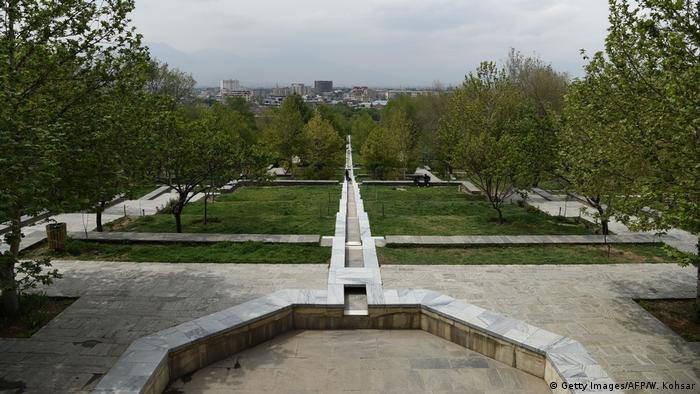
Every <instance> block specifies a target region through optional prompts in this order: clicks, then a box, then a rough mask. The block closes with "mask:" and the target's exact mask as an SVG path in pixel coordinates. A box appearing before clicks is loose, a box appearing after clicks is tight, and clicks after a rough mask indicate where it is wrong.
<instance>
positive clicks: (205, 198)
mask: <svg viewBox="0 0 700 394" xmlns="http://www.w3.org/2000/svg"><path fill="white" fill-rule="evenodd" d="M208 199H209V193H204V225H205V226H206V225H207V200H208Z"/></svg>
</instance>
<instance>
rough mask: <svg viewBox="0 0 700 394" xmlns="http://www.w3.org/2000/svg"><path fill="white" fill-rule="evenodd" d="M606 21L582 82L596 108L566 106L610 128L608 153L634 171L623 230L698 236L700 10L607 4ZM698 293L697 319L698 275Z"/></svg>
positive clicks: (680, 5) (661, 1) (649, 1)
mask: <svg viewBox="0 0 700 394" xmlns="http://www.w3.org/2000/svg"><path fill="white" fill-rule="evenodd" d="M609 19H610V28H609V34H608V36H607V38H606V42H605V54H603V53H596V54H595V55H593V56H592V58H591V62H590V64H589V65H588V66H587V75H586V79H585V81H586V83H587V84H588V83H590V84H591V85H593V87H592V88H591V89H590V90H589V94H590V95H591V96H590V98H589V99H588V100H587V101H588V102H592V101H594V102H597V103H599V104H598V105H597V106H596V107H592V106H589V107H585V102H583V103H582V102H581V101H580V100H572V101H573V102H572V105H576V106H579V107H583V108H584V109H586V110H588V111H589V112H590V114H589V116H597V117H599V119H600V123H603V124H606V125H608V126H609V127H610V128H614V130H615V133H616V134H617V135H618V137H617V138H616V141H619V144H618V145H617V146H615V147H614V150H611V152H610V153H611V154H614V155H618V156H623V158H625V163H624V164H621V165H624V166H625V167H619V170H621V169H623V168H628V167H633V168H635V169H636V176H634V177H632V178H631V179H628V181H629V182H630V183H631V186H629V190H633V192H634V194H633V196H634V197H633V198H627V199H625V200H623V201H622V202H621V210H622V211H624V212H625V213H627V214H628V215H629V216H627V217H626V218H625V219H627V221H628V223H629V224H630V225H631V226H632V227H633V228H637V229H656V230H665V229H668V228H669V227H680V228H683V229H686V230H688V231H690V232H692V233H693V234H695V235H698V236H700V203H699V201H700V171H698V168H700V162H699V160H700V138H698V135H699V134H700V105H698V103H700V56H698V53H700V33H699V32H700V8H699V7H698V4H697V1H691V0H678V1H672V0H640V1H636V2H629V1H627V0H610V17H609ZM623 174H624V172H623ZM626 190H627V189H626ZM623 216H624V215H623ZM623 218H624V217H623ZM674 254H675V255H677V256H679V262H680V263H681V264H688V263H692V264H695V265H696V266H698V265H699V264H700V261H699V260H698V257H697V256H691V255H687V254H686V255H683V254H679V253H674ZM698 290H699V292H698V296H699V298H698V300H697V309H698V314H699V318H700V270H699V271H698Z"/></svg>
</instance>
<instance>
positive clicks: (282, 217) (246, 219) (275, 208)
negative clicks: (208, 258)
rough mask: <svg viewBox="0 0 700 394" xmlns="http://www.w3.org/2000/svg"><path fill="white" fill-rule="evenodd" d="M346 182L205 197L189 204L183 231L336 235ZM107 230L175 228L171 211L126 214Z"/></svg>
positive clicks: (261, 188)
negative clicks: (150, 213)
mask: <svg viewBox="0 0 700 394" xmlns="http://www.w3.org/2000/svg"><path fill="white" fill-rule="evenodd" d="M340 191H341V187H340V186H246V187H242V188H240V189H237V190H236V191H234V192H233V193H228V194H222V195H219V196H217V197H216V199H215V201H214V202H211V201H210V202H209V203H208V204H207V205H208V206H207V211H208V223H207V224H204V201H197V202H194V203H191V204H189V205H188V206H186V207H185V210H184V212H183V214H182V224H183V231H184V232H187V233H227V234H320V235H332V234H333V231H334V227H335V214H336V212H337V211H338V200H339V199H340ZM106 229H107V231H135V232H158V233H161V232H175V218H174V216H173V215H172V214H169V213H160V214H157V215H152V216H145V217H131V218H123V219H120V220H117V221H115V222H112V223H110V224H109V225H107V226H106Z"/></svg>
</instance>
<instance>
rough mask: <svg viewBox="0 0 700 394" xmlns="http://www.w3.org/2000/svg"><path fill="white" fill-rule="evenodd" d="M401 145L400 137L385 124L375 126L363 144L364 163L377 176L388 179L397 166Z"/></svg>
mask: <svg viewBox="0 0 700 394" xmlns="http://www.w3.org/2000/svg"><path fill="white" fill-rule="evenodd" d="M400 150H401V146H400V144H399V140H398V137H397V135H396V134H395V133H392V132H391V131H389V129H387V128H386V127H385V126H377V127H375V128H373V129H372V130H371V131H370V133H369V135H368V136H367V139H366V140H365V143H364V144H363V145H362V149H361V152H362V158H363V160H364V165H365V166H366V167H367V169H368V170H370V171H372V174H373V176H374V177H375V178H378V179H386V178H387V176H388V175H389V174H390V172H391V171H392V170H393V169H395V168H397V167H398V166H399V165H400V163H399V155H400Z"/></svg>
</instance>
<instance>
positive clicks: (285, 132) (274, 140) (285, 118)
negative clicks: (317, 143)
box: [265, 95, 308, 173]
mask: <svg viewBox="0 0 700 394" xmlns="http://www.w3.org/2000/svg"><path fill="white" fill-rule="evenodd" d="M300 100H301V98H300V97H299V96H297V95H293V96H289V97H287V98H286V99H285V100H284V101H283V102H282V105H281V106H280V108H279V109H278V110H277V111H276V112H275V113H274V115H273V118H272V122H271V124H270V127H269V129H268V130H267V132H266V137H265V138H266V140H267V146H268V147H269V148H270V150H271V151H272V152H274V153H276V154H277V155H278V156H279V157H280V158H282V159H284V160H286V161H287V167H288V168H289V171H290V173H291V172H293V169H294V160H295V157H299V156H300V155H301V154H302V153H303V152H304V150H306V141H305V139H304V125H305V124H306V122H307V120H305V119H306V111H308V107H306V104H305V103H304V102H303V101H301V103H300Z"/></svg>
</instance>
